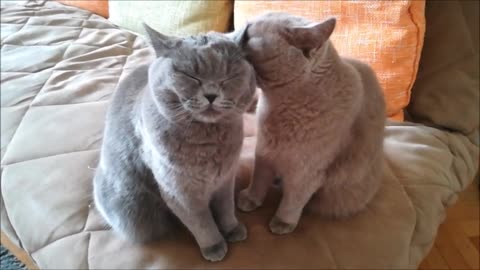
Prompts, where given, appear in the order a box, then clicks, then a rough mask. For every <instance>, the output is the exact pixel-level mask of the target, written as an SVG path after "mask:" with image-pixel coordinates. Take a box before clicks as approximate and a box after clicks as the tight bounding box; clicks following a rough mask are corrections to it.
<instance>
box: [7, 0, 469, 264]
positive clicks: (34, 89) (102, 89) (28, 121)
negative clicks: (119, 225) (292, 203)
mask: <svg viewBox="0 0 480 270" xmlns="http://www.w3.org/2000/svg"><path fill="white" fill-rule="evenodd" d="M3 3H4V2H2V9H1V170H2V171H1V201H0V202H1V229H2V231H3V232H4V233H5V234H6V235H8V237H9V238H10V239H11V240H12V241H14V242H15V243H16V244H18V245H19V246H21V247H22V248H23V249H25V250H26V251H27V252H28V253H29V254H30V255H31V256H32V258H33V259H34V260H35V262H36V263H37V264H38V265H39V266H40V267H41V268H45V269H53V268H62V269H67V268H75V269H79V268H82V269H87V268H90V269H100V268H108V269H115V268H130V269H132V268H137V269H138V268H168V269H171V268H194V267H195V268H270V269H278V268H364V269H365V268H415V267H417V265H418V264H419V262H420V261H421V259H422V258H423V257H424V256H425V254H426V253H427V252H428V250H429V249H430V247H431V245H432V241H433V239H434V237H435V234H436V230H437V227H438V225H439V224H440V223H441V222H442V220H443V218H444V215H445V207H447V206H449V205H451V204H452V203H453V202H454V201H455V199H456V194H457V193H458V192H460V191H461V190H462V189H464V188H465V187H466V186H467V185H468V184H469V183H470V182H471V180H472V178H473V177H474V173H475V172H476V168H477V165H478V148H476V147H475V146H474V145H472V144H471V143H470V142H469V140H467V139H466V138H465V137H463V136H462V135H459V134H455V133H448V132H442V131H440V130H437V129H433V128H428V127H424V126H419V125H414V124H398V123H391V124H389V126H387V128H386V137H385V152H386V160H385V165H386V166H385V177H384V183H383V185H382V187H381V190H380V191H379V193H378V195H377V196H376V198H375V199H374V201H373V202H372V204H371V205H370V206H369V208H368V210H366V211H365V212H363V213H361V214H360V215H358V216H356V217H353V218H351V219H348V220H342V221H335V220H326V219H322V218H319V217H317V216H312V215H306V216H305V217H304V218H303V219H302V221H301V223H300V225H299V227H298V229H297V230H296V231H295V232H294V233H292V234H290V235H287V236H274V235H272V234H270V233H269V232H268V230H267V227H266V224H267V223H268V219H269V218H270V217H271V215H272V214H273V211H274V207H275V205H276V204H277V203H278V195H279V194H277V193H276V192H272V193H271V196H270V197H269V198H268V201H267V204H266V206H265V207H262V208H261V209H259V210H258V211H256V212H254V213H252V214H240V218H241V220H243V221H245V222H246V224H247V227H248V229H249V238H248V239H247V241H245V242H242V243H238V244H234V245H230V251H229V254H228V255H227V257H226V259H225V260H224V261H223V262H220V263H215V264H212V263H208V262H206V261H205V260H203V259H202V257H201V256H200V254H199V251H198V248H197V247H196V245H195V243H194V241H193V239H192V237H190V236H189V235H188V233H186V232H184V233H180V234H178V235H172V236H171V238H169V239H165V240H164V241H161V242H158V243H152V244H150V245H134V244H131V243H128V242H124V241H122V240H120V239H119V238H118V237H117V236H116V235H115V234H114V233H113V232H111V231H110V230H109V229H108V228H106V227H105V226H104V223H103V222H102V219H101V218H100V216H99V215H98V213H97V211H96V210H95V207H94V206H93V205H92V203H91V202H92V199H91V192H92V176H93V170H94V168H95V166H96V162H97V158H98V154H99V147H100V144H101V140H102V129H103V122H104V115H105V110H106V108H107V106H108V101H109V98H110V96H111V94H112V92H113V91H114V89H115V87H116V85H117V83H118V81H119V80H121V79H122V78H124V77H125V76H126V74H128V73H129V72H131V70H132V69H134V68H135V67H136V66H139V65H140V64H142V63H145V62H148V61H151V59H152V57H153V52H152V51H151V50H150V49H149V48H148V46H147V43H146V42H145V41H144V40H143V39H141V38H139V37H136V36H135V35H133V34H131V33H129V32H127V31H123V30H121V29H118V28H117V27H116V26H114V25H112V24H111V23H109V22H108V21H107V20H105V19H103V18H101V17H98V16H96V15H92V14H90V13H88V12H86V11H82V10H79V9H76V8H67V7H64V6H62V5H60V4H56V3H47V4H46V5H45V6H43V7H23V6H12V5H8V6H6V5H3ZM247 122H248V124H252V123H251V120H249V121H247ZM251 135H252V134H251ZM254 144H255V137H254V136H250V137H246V139H245V147H244V151H243V156H242V160H243V163H242V170H241V174H240V175H239V179H240V181H239V184H240V185H241V184H245V181H246V179H247V178H248V177H247V176H248V173H249V171H250V170H251V162H252V156H253V148H254ZM366 158H367V157H366Z"/></svg>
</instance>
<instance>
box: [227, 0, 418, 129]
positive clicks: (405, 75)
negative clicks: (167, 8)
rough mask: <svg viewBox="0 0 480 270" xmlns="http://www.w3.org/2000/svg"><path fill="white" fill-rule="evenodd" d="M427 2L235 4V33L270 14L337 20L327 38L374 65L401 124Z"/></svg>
mask: <svg viewBox="0 0 480 270" xmlns="http://www.w3.org/2000/svg"><path fill="white" fill-rule="evenodd" d="M424 6H425V1H418V0H409V1H369V0H368V1H235V6H234V19H235V27H236V28H238V27H241V26H242V25H243V24H244V23H245V22H247V21H248V20H249V19H252V18H253V17H255V16H257V15H259V14H262V13H264V12H270V11H283V12H289V13H292V14H296V15H300V16H304V17H307V18H309V19H311V20H314V21H321V20H324V19H326V18H328V17H331V16H335V17H336V18H337V27H336V29H335V31H334V33H333V35H332V36H331V40H332V41H333V43H334V45H335V47H336V48H337V50H338V51H339V53H340V54H341V55H343V56H349V57H355V58H358V59H361V60H364V61H366V62H367V63H369V64H370V65H372V67H373V69H374V70H375V71H376V73H377V77H378V79H379V81H380V84H381V85H382V87H383V89H384V93H385V99H386V103H387V115H388V116H389V117H391V118H394V119H397V120H401V119H403V108H405V106H407V104H408V102H409V99H410V89H411V88H412V85H413V82H414V81H415V77H416V75H417V68H418V62H419V60H420V53H421V51H422V46H423V35H424V32H425V16H424Z"/></svg>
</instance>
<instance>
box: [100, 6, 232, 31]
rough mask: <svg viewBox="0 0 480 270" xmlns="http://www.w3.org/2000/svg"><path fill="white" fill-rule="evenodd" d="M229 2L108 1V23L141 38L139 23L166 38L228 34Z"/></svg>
mask: <svg viewBox="0 0 480 270" xmlns="http://www.w3.org/2000/svg"><path fill="white" fill-rule="evenodd" d="M232 3H233V1H229V0H218V1H209V0H200V1H198V0H195V1H110V3H109V8H108V9H109V13H110V18H109V19H110V21H111V22H113V23H115V24H116V25H118V26H121V27H123V28H125V29H128V30H130V31H133V32H135V33H139V34H142V35H144V34H145V29H143V26H142V22H145V23H147V24H148V25H149V26H151V27H152V28H154V29H156V30H157V31H159V32H161V33H162V34H166V35H176V36H187V35H192V34H197V33H200V32H208V31H217V32H225V31H227V30H228V27H229V23H230V18H231V14H232V6H233V4H232Z"/></svg>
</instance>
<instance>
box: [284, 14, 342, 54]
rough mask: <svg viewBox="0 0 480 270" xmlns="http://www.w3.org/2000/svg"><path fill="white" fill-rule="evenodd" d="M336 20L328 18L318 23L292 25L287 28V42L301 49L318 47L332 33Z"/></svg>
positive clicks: (308, 49)
mask: <svg viewBox="0 0 480 270" xmlns="http://www.w3.org/2000/svg"><path fill="white" fill-rule="evenodd" d="M336 23H337V20H336V19H335V18H329V19H327V20H325V21H323V22H320V23H311V24H309V25H306V26H301V27H292V28H289V29H288V30H287V35H288V40H289V43H290V44H291V45H293V46H295V47H297V48H299V49H301V50H303V51H305V50H307V51H310V50H313V49H316V48H320V47H321V46H322V45H323V44H324V43H325V42H326V41H327V40H328V38H330V36H331V35H332V33H333V30H334V29H335V25H336Z"/></svg>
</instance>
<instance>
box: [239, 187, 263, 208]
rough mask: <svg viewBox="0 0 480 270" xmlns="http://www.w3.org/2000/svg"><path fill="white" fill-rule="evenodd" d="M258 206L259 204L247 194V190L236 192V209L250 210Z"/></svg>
mask: <svg viewBox="0 0 480 270" xmlns="http://www.w3.org/2000/svg"><path fill="white" fill-rule="evenodd" d="M259 206H260V204H258V203H256V202H254V201H253V200H251V199H250V197H249V196H248V191H247V190H246V189H245V190H242V191H240V193H239V194H238V198H237V207H238V209H240V210H242V211H244V212H251V211H253V210H255V209H257V208H258V207H259Z"/></svg>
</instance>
